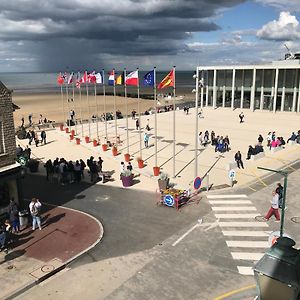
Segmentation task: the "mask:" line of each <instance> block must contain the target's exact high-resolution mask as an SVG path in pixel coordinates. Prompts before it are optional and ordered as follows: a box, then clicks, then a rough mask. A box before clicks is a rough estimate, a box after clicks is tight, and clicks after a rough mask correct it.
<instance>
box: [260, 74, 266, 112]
mask: <svg viewBox="0 0 300 300" xmlns="http://www.w3.org/2000/svg"><path fill="white" fill-rule="evenodd" d="M261 76H262V78H261V87H260V104H259V109H260V110H262V109H263V108H264V85H265V70H264V69H263V70H262V72H261Z"/></svg>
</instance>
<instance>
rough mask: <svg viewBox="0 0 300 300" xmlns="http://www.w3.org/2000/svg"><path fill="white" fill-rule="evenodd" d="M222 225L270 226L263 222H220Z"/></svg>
mask: <svg viewBox="0 0 300 300" xmlns="http://www.w3.org/2000/svg"><path fill="white" fill-rule="evenodd" d="M219 226H220V227H268V224H267V223H262V222H219Z"/></svg>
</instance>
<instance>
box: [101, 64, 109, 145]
mask: <svg viewBox="0 0 300 300" xmlns="http://www.w3.org/2000/svg"><path fill="white" fill-rule="evenodd" d="M102 74H103V76H102V80H103V97H104V123H105V139H106V140H107V139H108V137H107V120H106V95H105V79H104V69H102Z"/></svg>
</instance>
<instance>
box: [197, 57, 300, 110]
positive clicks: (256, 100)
mask: <svg viewBox="0 0 300 300" xmlns="http://www.w3.org/2000/svg"><path fill="white" fill-rule="evenodd" d="M196 78H197V81H198V80H199V83H200V84H199V85H198V86H196V91H197V92H198V97H199V98H198V99H199V104H200V106H201V107H204V106H212V107H213V108H217V107H230V108H232V109H234V108H241V109H246V108H249V109H250V110H252V111H254V110H258V109H259V110H269V111H272V112H276V111H290V112H298V113H299V111H300V80H299V79H300V60H296V59H294V60H282V61H274V62H272V64H268V65H244V66H242V65H241V66H207V67H203V66H199V67H197V77H196Z"/></svg>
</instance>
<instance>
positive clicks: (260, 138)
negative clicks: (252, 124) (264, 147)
mask: <svg viewBox="0 0 300 300" xmlns="http://www.w3.org/2000/svg"><path fill="white" fill-rule="evenodd" d="M257 140H258V142H259V144H260V145H261V144H262V142H263V141H264V138H263V137H262V135H261V134H260V135H259V136H258V139H257Z"/></svg>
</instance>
